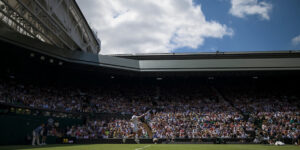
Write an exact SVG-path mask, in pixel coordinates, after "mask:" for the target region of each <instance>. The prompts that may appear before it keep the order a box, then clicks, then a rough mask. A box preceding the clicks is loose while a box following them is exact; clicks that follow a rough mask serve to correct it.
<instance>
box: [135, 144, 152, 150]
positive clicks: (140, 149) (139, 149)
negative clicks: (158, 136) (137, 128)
mask: <svg viewBox="0 0 300 150" xmlns="http://www.w3.org/2000/svg"><path fill="white" fill-rule="evenodd" d="M150 146H151V145H146V146H144V147H141V148H137V149H135V150H142V149H145V148H147V147H150Z"/></svg>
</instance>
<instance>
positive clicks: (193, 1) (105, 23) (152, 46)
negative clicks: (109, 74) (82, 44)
mask: <svg viewBox="0 0 300 150" xmlns="http://www.w3.org/2000/svg"><path fill="white" fill-rule="evenodd" d="M77 3H78V4H79V6H80V8H81V9H82V11H83V13H84V15H85V17H86V18H87V20H88V22H89V24H90V25H91V27H92V28H93V29H94V30H95V31H96V32H97V34H98V37H99V38H100V39H101V41H102V50H101V53H102V54H124V53H169V52H176V53H185V52H215V51H222V52H228V51H274V50H300V0H160V1H156V0H155V1H153V0H99V1H97V0H77Z"/></svg>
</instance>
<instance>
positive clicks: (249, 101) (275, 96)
mask: <svg viewBox="0 0 300 150" xmlns="http://www.w3.org/2000/svg"><path fill="white" fill-rule="evenodd" d="M0 102H1V103H6V104H14V105H19V106H26V107H31V108H38V109H46V110H55V111H64V112H78V113H119V114H128V115H130V114H133V113H134V112H137V113H139V114H141V113H144V112H146V110H148V109H151V110H152V115H151V117H150V121H149V126H150V127H151V129H152V132H153V134H154V136H155V137H157V138H167V139H175V138H241V139H243V138H250V137H255V140H256V141H268V142H274V139H282V138H290V139H296V138H297V137H299V135H300V109H299V97H298V96H296V95H293V94H292V93H284V92H278V90H274V89H263V90H255V89H251V88H248V87H244V86H241V85H239V86H236V87H235V86H229V87H226V88H225V87H218V88H215V87H212V86H209V85H204V86H199V85H189V84H184V83H181V84H180V85H176V86H174V85H172V84H170V85H162V86H159V85H147V86H141V85H130V86H129V85H122V84H118V85H106V86H102V87H99V88H74V87H56V86H53V87H52V86H39V85H35V84H19V83H18V82H13V81H11V82H7V81H6V82H5V81H0ZM141 130H142V133H143V134H142V137H144V138H148V135H147V132H146V131H145V130H144V129H143V128H142V127H141ZM65 134H66V135H67V136H70V137H76V138H78V139H97V138H126V137H129V136H130V135H131V134H132V125H131V122H130V119H128V118H111V119H101V118H100V119H97V118H90V119H87V121H86V123H85V124H84V125H74V126H72V127H68V128H67V129H66V133H65Z"/></svg>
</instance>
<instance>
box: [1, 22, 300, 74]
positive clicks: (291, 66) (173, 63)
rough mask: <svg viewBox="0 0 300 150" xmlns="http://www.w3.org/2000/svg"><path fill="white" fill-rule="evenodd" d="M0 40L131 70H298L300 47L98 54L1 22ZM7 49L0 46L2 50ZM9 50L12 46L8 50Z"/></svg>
mask: <svg viewBox="0 0 300 150" xmlns="http://www.w3.org/2000/svg"><path fill="white" fill-rule="evenodd" d="M0 27H1V28H0V41H1V43H9V44H11V45H15V46H18V47H20V48H18V49H15V51H17V52H15V53H16V54H21V52H23V53H25V54H26V53H27V54H26V55H27V56H28V57H29V56H30V55H31V54H35V55H37V56H40V57H42V56H43V57H44V59H46V60H47V59H57V60H60V61H63V62H65V63H69V64H71V65H73V66H79V65H85V66H86V67H85V68H87V67H88V66H93V67H96V68H99V69H101V68H109V69H115V70H116V69H117V70H121V71H122V70H123V71H124V70H125V71H131V72H142V73H143V72H148V73H149V72H150V73H151V72H152V73H164V72H228V71H235V72H237V71H288V70H289V71H292V70H300V53H299V51H273V52H270V51H268V52H232V53H227V52H226V53H221V52H219V53H201V54H199V53H196V54H176V53H175V54H174V53H171V54H138V55H97V54H91V53H85V52H82V51H70V50H67V49H62V48H58V47H55V46H53V45H49V44H47V43H44V42H40V41H39V40H35V39H32V38H29V37H27V36H24V35H22V34H19V33H17V32H15V31H12V30H10V29H9V28H7V27H6V26H5V25H1V24H0ZM5 50H6V49H1V53H2V52H3V53H4V52H5ZM10 51H12V50H10Z"/></svg>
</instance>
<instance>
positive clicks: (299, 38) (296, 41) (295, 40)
mask: <svg viewBox="0 0 300 150" xmlns="http://www.w3.org/2000/svg"><path fill="white" fill-rule="evenodd" d="M292 43H293V45H300V35H298V36H296V37H294V38H293V39H292Z"/></svg>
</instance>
